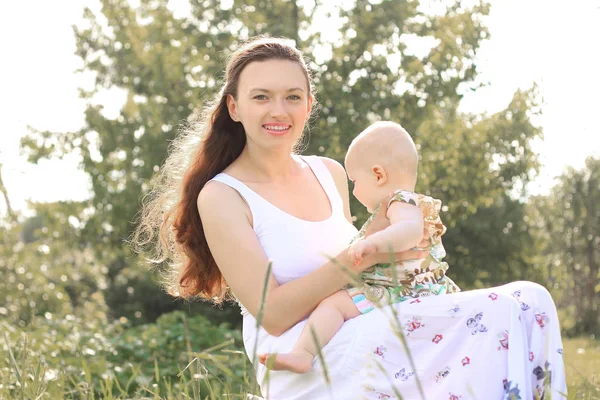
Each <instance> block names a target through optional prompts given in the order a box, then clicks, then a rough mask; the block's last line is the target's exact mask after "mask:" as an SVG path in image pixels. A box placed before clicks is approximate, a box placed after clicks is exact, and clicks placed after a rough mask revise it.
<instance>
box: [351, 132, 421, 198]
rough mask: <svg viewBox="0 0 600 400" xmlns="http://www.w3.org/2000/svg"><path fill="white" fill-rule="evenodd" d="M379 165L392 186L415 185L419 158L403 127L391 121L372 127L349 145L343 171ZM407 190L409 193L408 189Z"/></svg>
mask: <svg viewBox="0 0 600 400" xmlns="http://www.w3.org/2000/svg"><path fill="white" fill-rule="evenodd" d="M349 164H350V165H351V166H353V167H354V166H363V167H365V168H372V166H374V165H380V166H381V167H383V168H384V169H385V171H386V173H387V174H388V177H389V179H390V180H391V181H393V182H403V183H407V184H409V186H412V189H410V190H414V185H415V184H416V181H417V168H418V164H419V155H418V153H417V148H416V146H415V143H414V142H413V140H412V138H411V137H410V135H409V134H408V132H406V130H405V129H404V128H402V126H400V125H399V124H397V123H394V122H390V121H380V122H375V123H374V124H371V125H370V126H369V127H367V129H365V130H364V131H362V132H361V133H360V134H359V135H358V136H357V137H356V138H354V140H353V141H352V143H351V144H350V147H349V148H348V153H347V154H346V168H347V169H348V167H349ZM407 190H409V189H407Z"/></svg>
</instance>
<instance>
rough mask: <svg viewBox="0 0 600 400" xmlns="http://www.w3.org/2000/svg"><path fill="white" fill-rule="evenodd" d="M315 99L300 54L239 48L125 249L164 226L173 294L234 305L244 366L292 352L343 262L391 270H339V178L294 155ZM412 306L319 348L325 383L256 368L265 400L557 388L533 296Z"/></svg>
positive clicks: (281, 45) (345, 278) (348, 328)
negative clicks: (258, 356)
mask: <svg viewBox="0 0 600 400" xmlns="http://www.w3.org/2000/svg"><path fill="white" fill-rule="evenodd" d="M313 103H314V97H313V86H312V82H311V79H310V75H309V72H308V68H307V67H306V64H305V62H304V60H303V58H302V55H301V53H300V52H299V51H298V50H297V49H295V48H294V47H292V46H290V45H288V44H286V42H285V41H283V40H280V39H269V38H261V39H257V40H253V41H250V42H249V43H247V44H245V45H243V46H242V47H240V48H239V49H238V50H237V51H236V52H235V53H234V54H233V55H232V57H231V59H230V61H229V63H228V66H227V71H226V77H225V83H224V85H223V89H222V91H221V92H220V93H219V94H218V96H217V98H216V99H215V103H214V104H213V105H212V106H211V107H209V108H208V109H206V110H205V113H204V115H205V117H204V120H203V122H202V123H201V125H200V126H198V127H192V128H191V129H189V130H188V131H187V132H184V133H182V134H181V135H180V137H179V138H178V140H177V142H176V143H175V144H174V146H173V148H172V149H171V152H170V155H169V158H168V159H167V161H166V164H165V166H164V167H163V169H162V172H161V175H160V177H159V180H158V183H157V185H156V190H155V195H156V196H155V197H154V198H153V200H151V201H150V202H149V203H148V204H147V205H146V206H145V210H144V213H143V217H142V223H141V224H140V227H139V228H138V231H137V233H136V237H135V238H134V242H137V243H142V244H143V243H144V242H148V241H149V240H151V239H153V238H155V237H156V232H157V231H158V230H160V239H161V240H160V241H159V246H158V248H159V258H160V259H163V260H169V259H170V260H172V266H173V272H174V278H173V282H172V283H173V285H172V287H171V289H172V291H173V292H174V293H176V294H177V295H178V296H181V297H186V298H187V297H193V296H200V297H203V298H206V299H213V301H221V300H222V299H224V298H227V297H228V296H231V295H234V296H235V298H236V299H237V300H238V302H239V303H240V304H241V306H242V310H243V315H244V318H243V338H244V345H245V348H246V351H247V354H248V356H249V358H250V359H251V360H252V359H254V354H255V353H273V352H288V351H289V350H290V349H291V348H292V346H293V345H294V343H295V342H296V341H297V339H298V336H299V334H300V332H301V330H302V327H303V325H304V323H305V321H304V319H305V317H306V316H307V315H308V314H309V313H310V312H311V311H312V310H313V309H314V308H315V307H316V306H317V305H318V304H319V302H320V301H322V300H323V299H325V298H326V297H328V296H329V295H331V294H333V293H335V292H337V291H338V290H340V289H341V288H343V287H344V286H345V285H346V284H348V283H349V282H350V281H351V277H350V274H349V273H348V272H349V271H347V270H344V269H343V268H340V266H346V268H347V269H349V270H350V272H355V273H358V272H360V271H362V270H364V269H366V268H368V267H369V266H371V265H373V264H375V263H377V262H386V261H389V259H390V257H389V256H386V255H383V256H372V257H366V258H365V259H364V260H363V261H362V262H361V263H360V264H358V265H353V263H352V262H350V260H349V259H348V255H347V251H346V250H347V246H348V244H349V243H350V240H351V238H352V237H353V236H354V235H355V234H356V232H357V231H356V229H355V228H354V226H353V225H352V224H351V223H350V210H349V193H348V187H347V178H346V174H345V171H344V169H343V167H342V166H341V165H340V164H338V163H337V162H335V161H333V160H330V159H327V158H323V157H315V156H312V157H303V156H298V155H296V154H294V152H293V149H294V147H295V145H296V144H297V143H298V142H299V140H300V139H301V137H302V134H303V131H304V127H305V124H306V122H307V120H308V119H309V117H310V115H311V110H312V108H313ZM380 215H385V212H381V213H380ZM385 222H386V221H385V220H383V221H379V224H374V225H373V226H379V228H381V227H382V226H383V225H384V224H385ZM159 228H160V229H159ZM375 229H376V228H375ZM144 238H146V239H148V240H143V239H144ZM424 256H425V254H419V253H418V252H405V253H400V254H395V255H393V257H394V258H395V259H396V260H402V259H407V258H415V257H424ZM269 261H271V264H269ZM269 265H272V272H270V279H269V280H268V285H267V287H266V292H267V293H266V301H265V303H264V309H263V310H262V312H263V314H262V320H261V324H262V326H261V327H259V328H257V326H256V325H257V324H256V319H255V318H256V316H257V315H258V313H259V310H260V307H261V298H262V291H263V284H264V278H265V276H266V274H267V273H268V271H269V270H268V266H269ZM407 303H409V304H406V303H402V304H401V305H400V304H398V305H394V306H389V307H385V308H382V309H380V310H376V311H373V312H371V313H369V314H366V315H364V316H360V317H357V318H355V319H353V320H351V321H348V322H347V323H345V324H344V325H343V327H342V328H341V329H340V331H339V332H338V333H337V334H336V335H335V337H334V338H333V339H332V340H331V342H330V343H329V344H328V345H327V346H326V347H325V348H323V356H324V360H325V364H326V375H327V376H328V379H324V375H325V368H324V367H323V366H322V365H320V364H318V365H316V366H315V368H313V369H312V371H311V372H309V373H307V374H295V373H291V372H282V371H272V372H270V373H269V379H268V380H265V379H264V377H265V372H266V369H265V367H264V366H262V365H260V364H259V363H255V368H256V372H257V379H258V382H259V383H260V385H261V390H262V393H263V395H264V396H265V397H268V398H269V399H274V400H277V399H330V398H336V399H359V398H367V399H370V398H393V397H397V396H398V394H401V395H402V396H403V397H404V398H406V399H412V398H420V396H421V393H422V394H424V396H425V398H427V399H442V398H444V399H445V398H451V399H468V398H479V399H482V398H485V399H500V398H508V396H510V395H511V394H512V395H514V396H515V397H514V398H531V397H532V396H533V393H534V391H537V393H542V392H543V390H544V388H545V387H550V386H551V387H552V394H553V395H555V397H554V398H559V395H558V392H559V391H562V392H565V391H566V390H565V383H564V371H563V362H562V358H561V354H559V353H560V352H561V351H562V350H561V347H562V346H561V343H560V333H559V332H560V331H559V327H558V319H557V316H556V309H555V307H554V304H553V302H552V299H551V298H550V296H549V294H548V292H547V291H546V290H545V289H543V288H542V287H541V286H539V285H536V284H533V283H528V282H517V283H514V284H511V285H506V286H503V287H500V288H493V289H489V290H479V291H470V292H464V293H460V294H452V295H446V296H435V297H431V298H423V299H418V300H416V301H414V302H407ZM536 318H537V319H536ZM399 333H403V334H404V337H405V338H406V345H407V346H408V349H409V350H410V351H409V352H408V353H407V352H406V351H405V348H404V345H403V342H402V340H401V339H400V338H401V335H400V334H399ZM509 343H510V345H509ZM255 344H256V346H255ZM409 355H410V356H412V359H411V358H410V357H409ZM517 395H518V396H520V397H516V396H517Z"/></svg>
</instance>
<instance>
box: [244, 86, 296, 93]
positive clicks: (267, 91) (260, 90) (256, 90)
mask: <svg viewBox="0 0 600 400" xmlns="http://www.w3.org/2000/svg"><path fill="white" fill-rule="evenodd" d="M297 90H299V91H301V92H304V89H302V88H301V87H294V88H290V89H288V90H286V92H295V91H297ZM252 92H263V93H270V92H271V90H268V89H263V88H254V89H250V93H252Z"/></svg>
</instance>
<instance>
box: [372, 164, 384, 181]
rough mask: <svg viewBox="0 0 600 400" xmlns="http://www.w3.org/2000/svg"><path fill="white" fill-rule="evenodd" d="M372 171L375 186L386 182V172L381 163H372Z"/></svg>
mask: <svg viewBox="0 0 600 400" xmlns="http://www.w3.org/2000/svg"><path fill="white" fill-rule="evenodd" d="M372 171H373V173H374V174H375V183H376V185H377V186H381V185H383V184H385V183H386V182H387V180H388V177H387V173H386V172H385V169H383V167H382V166H381V165H373V168H372Z"/></svg>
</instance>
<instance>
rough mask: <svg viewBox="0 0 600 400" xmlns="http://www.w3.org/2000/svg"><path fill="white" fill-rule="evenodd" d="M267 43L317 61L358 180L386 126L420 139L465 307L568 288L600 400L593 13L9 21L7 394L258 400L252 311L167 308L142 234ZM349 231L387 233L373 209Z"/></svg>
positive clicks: (158, 7) (574, 362)
mask: <svg viewBox="0 0 600 400" xmlns="http://www.w3.org/2000/svg"><path fill="white" fill-rule="evenodd" d="M258 34H269V35H272V36H285V37H288V38H290V39H292V40H294V41H295V43H296V45H297V46H298V47H299V48H300V49H301V50H302V51H303V52H304V53H305V55H306V56H307V58H309V59H310V67H311V69H312V70H313V73H314V77H315V82H316V86H317V90H318V94H317V99H318V101H319V103H320V109H319V112H318V115H317V117H316V118H315V119H314V120H313V121H312V123H311V126H310V129H309V130H308V132H307V135H308V137H309V142H308V145H307V148H306V151H305V154H319V155H324V156H328V157H331V158H334V159H337V160H338V161H343V157H344V154H345V151H346V149H347V146H348V144H349V143H350V141H351V140H352V138H353V137H354V136H355V135H356V134H357V133H358V132H359V131H360V130H362V129H363V128H364V127H366V126H367V125H368V124H369V123H371V122H373V121H375V120H378V119H391V120H394V121H397V122H399V123H401V124H402V125H403V126H404V127H406V128H407V130H408V131H409V132H410V133H411V134H412V135H413V137H414V139H415V142H416V143H417V145H418V146H419V148H420V154H421V157H422V160H421V165H420V172H419V183H418V187H417V190H418V191H420V192H423V193H427V194H429V195H432V196H434V197H437V198H439V199H441V200H442V202H443V204H444V205H445V206H444V209H443V211H444V221H445V223H446V225H447V226H448V232H447V233H446V235H445V236H444V245H445V247H446V250H447V251H448V257H447V260H448V262H449V264H450V272H449V273H450V276H451V277H452V278H453V279H454V280H455V281H456V282H457V283H458V284H459V285H460V286H461V287H462V288H463V290H465V289H474V288H481V287H489V286H493V285H499V284H503V283H507V282H510V281H514V280H521V279H527V280H533V281H536V282H539V283H540V284H542V285H544V286H545V287H546V288H548V290H549V291H550V292H551V293H552V295H553V297H554V299H555V301H556V304H557V306H558V307H559V313H560V317H561V321H560V322H561V327H562V330H563V335H564V341H565V343H564V347H565V351H564V354H565V360H566V362H567V370H568V373H569V383H570V396H569V398H589V399H596V398H600V384H599V382H598V379H599V376H598V375H599V373H598V371H600V342H599V341H598V335H599V334H600V329H599V328H600V310H599V307H600V270H599V269H600V229H599V228H600V207H599V203H600V128H599V125H598V123H597V116H598V110H600V101H599V100H598V93H600V75H599V74H598V73H597V69H598V65H599V64H600V52H598V50H597V48H598V43H599V39H600V3H599V2H598V1H589V0H575V1H571V2H569V3H568V4H566V3H564V2H553V1H552V2H548V1H542V0H524V1H523V0H521V1H517V0H504V1H500V0H491V1H489V2H477V1H452V0H429V1H411V0H388V1H386V0H371V1H367V0H355V1H352V0H347V1H346V0H330V1H323V0H247V1H243V2H242V1H238V0H228V1H226V0H224V1H217V0H169V1H167V0H130V1H127V0H78V1H74V0H71V1H66V2H63V3H61V6H60V8H59V6H58V5H57V4H56V3H54V2H43V1H41V0H20V1H19V2H4V3H2V5H0V48H1V49H2V50H1V51H2V61H1V62H0V117H1V122H2V124H1V125H0V191H1V194H2V196H0V197H1V198H0V224H1V226H0V329H1V330H2V331H3V332H4V334H3V337H2V338H0V344H1V347H0V348H2V349H3V351H2V353H0V398H13V397H15V398H16V397H19V396H21V395H22V396H25V397H22V398H29V397H28V396H31V398H36V397H37V396H41V397H39V398H80V397H86V398H90V397H89V396H92V395H95V396H98V397H101V398H131V397H143V396H148V397H149V398H186V396H188V397H190V398H205V397H204V396H213V397H209V398H224V397H220V396H221V394H222V393H225V392H227V393H228V395H229V396H231V397H232V398H235V396H238V397H240V396H244V394H243V393H246V392H252V391H255V388H254V387H253V385H254V382H252V378H251V376H249V375H251V369H250V368H249V367H248V366H247V363H246V361H245V356H243V354H240V353H239V350H240V349H241V341H240V322H241V317H240V315H239V311H238V310H237V308H236V307H232V306H230V305H225V306H223V307H222V308H215V307H213V306H211V305H209V304H206V303H202V302H182V301H177V300H174V299H173V298H171V297H169V296H168V295H166V294H165V293H163V291H162V290H161V288H160V287H159V285H158V284H157V283H156V276H157V274H159V273H160V269H154V270H150V269H149V266H148V265H147V264H145V263H144V262H143V260H142V259H141V258H140V257H139V256H137V255H135V254H133V253H132V252H131V250H130V249H129V248H128V246H127V244H126V243H125V239H126V238H127V237H128V236H129V234H130V232H131V231H132V228H133V221H134V218H135V215H136V213H137V211H138V210H139V205H140V201H141V198H142V196H143V194H144V193H145V192H146V190H147V189H148V183H149V181H150V179H151V178H152V176H153V174H155V173H156V172H157V171H158V169H159V167H160V166H161V165H162V162H163V160H164V159H165V156H166V152H167V148H168V145H169V142H170V141H171V140H172V139H173V138H174V137H175V135H176V134H177V130H178V128H179V126H180V125H181V123H182V122H184V121H186V120H187V119H188V118H189V117H190V116H191V114H192V112H193V111H194V110H197V109H199V108H200V107H201V106H202V104H203V102H204V101H206V100H209V99H211V98H212V97H213V95H214V94H215V92H216V91H217V90H218V89H219V88H220V85H221V82H222V78H223V75H224V71H223V68H224V64H225V58H226V55H227V54H228V52H229V51H231V49H234V48H235V47H236V46H237V45H238V43H239V42H241V41H244V40H246V39H248V38H249V37H252V36H254V35H258ZM594 49H596V50H594ZM352 213H353V215H354V216H355V217H356V225H357V226H360V224H362V222H364V221H365V219H366V217H367V214H366V211H365V210H364V209H363V208H362V207H361V206H360V204H358V203H357V202H355V201H353V203H352ZM214 346H217V347H216V348H215V347H214ZM219 346H220V347H219ZM223 349H225V350H227V351H226V352H223V351H222V350H223ZM194 360H196V361H194ZM200 360H204V361H202V362H200ZM192 361H194V362H192ZM188 364H189V365H188ZM186 366H188V368H187V369H186V370H185V371H184V372H183V373H181V374H179V375H178V373H180V372H181V371H182V370H184V369H185V368H186ZM219 393H221V394H219ZM112 396H114V397H112ZM215 396H216V397H215ZM595 396H596V397H595ZM240 398H245V397H240Z"/></svg>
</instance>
